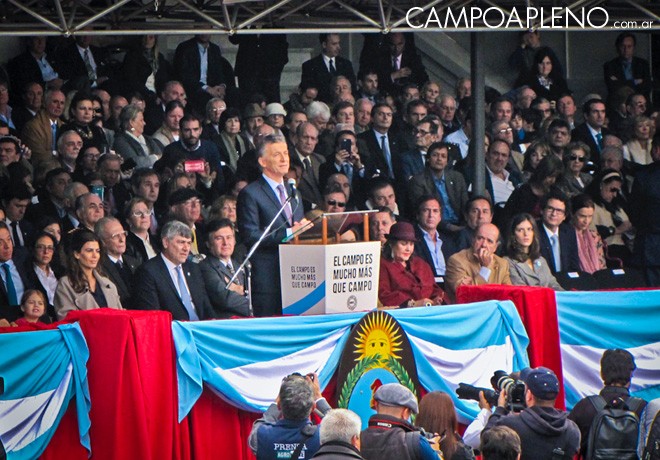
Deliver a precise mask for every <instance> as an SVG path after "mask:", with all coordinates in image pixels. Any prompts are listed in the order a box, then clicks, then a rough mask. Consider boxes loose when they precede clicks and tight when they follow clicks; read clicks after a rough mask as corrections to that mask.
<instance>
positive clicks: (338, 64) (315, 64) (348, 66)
mask: <svg viewBox="0 0 660 460" xmlns="http://www.w3.org/2000/svg"><path fill="white" fill-rule="evenodd" d="M319 41H320V42H321V47H322V48H323V52H322V53H321V54H319V55H318V56H316V57H314V58H312V59H310V60H309V61H306V62H303V65H302V77H301V79H300V80H301V81H300V86H301V88H309V87H314V88H317V89H318V91H319V94H318V96H317V100H319V101H322V102H325V103H328V104H329V103H332V91H331V90H330V81H331V80H332V79H333V78H334V77H336V76H338V75H343V76H344V77H346V78H348V80H349V81H350V82H351V88H352V90H353V91H354V90H355V71H354V70H353V64H352V63H351V61H349V60H348V59H344V58H343V57H341V56H339V53H340V51H341V45H340V43H339V35H337V34H321V35H319Z"/></svg>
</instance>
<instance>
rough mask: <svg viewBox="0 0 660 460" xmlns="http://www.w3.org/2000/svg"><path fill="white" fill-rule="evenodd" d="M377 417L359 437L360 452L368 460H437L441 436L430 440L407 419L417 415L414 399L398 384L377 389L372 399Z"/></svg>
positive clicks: (370, 420)
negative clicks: (405, 459)
mask: <svg viewBox="0 0 660 460" xmlns="http://www.w3.org/2000/svg"><path fill="white" fill-rule="evenodd" d="M372 407H373V408H374V409H375V410H376V412H377V414H376V415H372V416H371V418H369V427H368V428H367V429H366V430H363V431H362V434H361V435H360V444H361V448H360V451H361V453H362V456H363V457H364V458H365V459H367V460H399V459H403V458H407V459H412V460H440V459H441V458H442V455H441V454H439V453H438V452H437V451H438V450H439V449H440V447H439V442H440V437H439V436H438V435H437V434H436V435H435V436H433V438H432V439H428V438H427V437H426V433H423V432H422V431H420V430H419V428H416V427H415V426H413V425H412V424H411V423H410V422H409V421H408V419H409V418H410V415H411V414H416V413H417V412H418V405H417V398H416V397H415V395H414V394H413V393H412V391H410V390H409V389H408V388H406V387H404V386H403V385H401V384H399V383H387V384H385V385H381V386H380V387H378V389H377V390H376V392H375V393H374V396H373V406H372Z"/></svg>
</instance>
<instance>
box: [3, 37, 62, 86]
mask: <svg viewBox="0 0 660 460" xmlns="http://www.w3.org/2000/svg"><path fill="white" fill-rule="evenodd" d="M25 43H26V49H25V51H24V52H23V53H21V54H19V55H18V56H16V57H15V58H13V59H12V60H11V61H9V63H8V64H7V70H8V73H9V80H10V81H11V82H12V87H13V88H24V87H25V85H26V84H28V83H30V82H36V83H39V84H40V85H41V86H42V87H45V88H49V89H50V88H52V89H60V88H61V87H62V84H63V81H62V79H61V78H60V77H59V75H58V73H57V72H56V71H55V68H54V64H55V63H54V61H53V60H52V59H51V58H50V56H48V55H47V54H46V37H43V36H39V37H27V38H26V39H25Z"/></svg>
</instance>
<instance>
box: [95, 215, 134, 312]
mask: <svg viewBox="0 0 660 460" xmlns="http://www.w3.org/2000/svg"><path fill="white" fill-rule="evenodd" d="M94 231H95V233H96V236H98V237H99V238H100V239H101V243H102V244H103V249H104V254H103V255H102V256H101V269H102V270H103V272H104V273H105V274H106V276H107V277H108V278H109V279H110V281H112V282H113V283H114V284H115V286H116V287H117V292H118V293H119V299H120V300H121V304H122V305H123V306H124V307H126V308H132V301H131V294H132V292H133V279H134V278H133V274H134V273H135V270H137V268H138V266H139V262H138V261H137V260H136V259H134V258H132V257H131V256H129V255H127V254H126V236H127V234H128V232H127V231H126V230H124V227H122V225H121V222H119V220H118V219H115V218H114V217H104V218H102V219H101V220H99V221H98V222H97V223H96V226H95V227H94Z"/></svg>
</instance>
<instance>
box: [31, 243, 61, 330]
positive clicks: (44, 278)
mask: <svg viewBox="0 0 660 460" xmlns="http://www.w3.org/2000/svg"><path fill="white" fill-rule="evenodd" d="M57 244H58V243H57V239H56V237H55V236H53V235H51V234H50V233H47V232H45V231H44V232H41V233H39V234H38V235H37V236H36V238H35V242H34V246H33V247H32V250H33V251H32V257H30V258H28V259H27V260H26V264H25V274H26V278H27V280H28V284H30V285H31V286H32V287H33V288H34V289H37V290H39V291H41V292H42V293H43V294H44V296H45V298H46V302H47V306H46V312H47V314H48V316H49V317H50V319H51V321H55V320H56V319H57V315H56V313H55V290H56V289H57V280H58V279H59V278H60V277H61V276H62V274H63V273H62V271H63V269H62V267H58V265H59V264H57V263H56V262H55V261H54V258H55V255H56V254H57Z"/></svg>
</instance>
